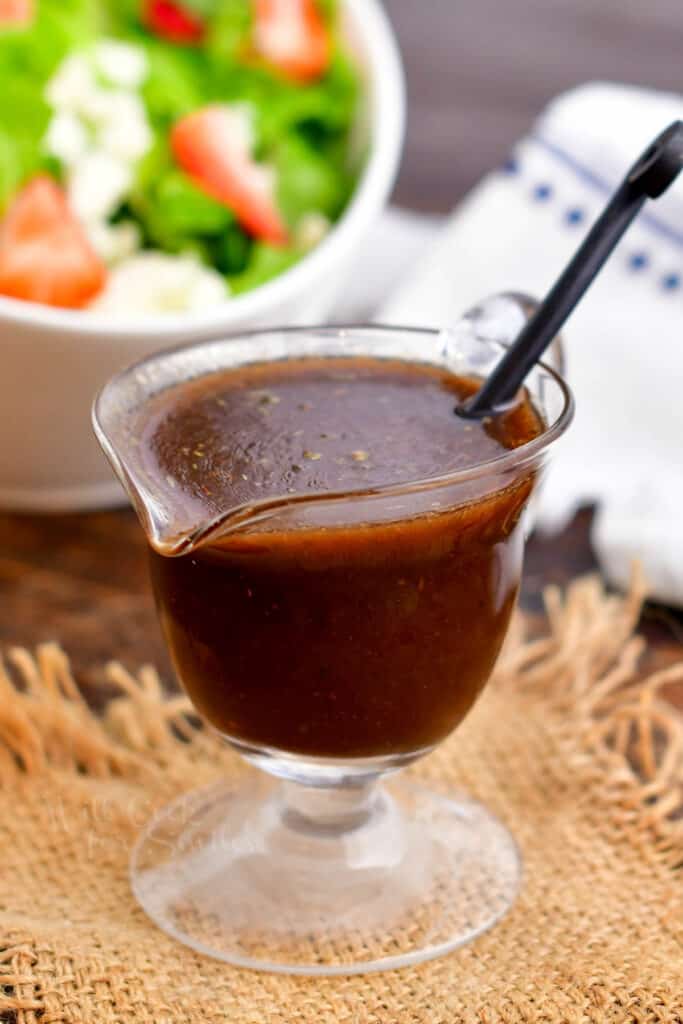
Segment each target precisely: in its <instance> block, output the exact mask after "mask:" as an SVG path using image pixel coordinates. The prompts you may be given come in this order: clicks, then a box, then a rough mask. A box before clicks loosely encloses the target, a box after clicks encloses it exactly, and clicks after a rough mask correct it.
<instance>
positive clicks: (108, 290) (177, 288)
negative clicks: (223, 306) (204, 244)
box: [91, 252, 230, 316]
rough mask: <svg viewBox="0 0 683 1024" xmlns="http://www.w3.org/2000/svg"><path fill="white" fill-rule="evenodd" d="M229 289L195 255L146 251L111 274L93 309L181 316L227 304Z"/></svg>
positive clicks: (219, 277) (119, 312)
mask: <svg viewBox="0 0 683 1024" xmlns="http://www.w3.org/2000/svg"><path fill="white" fill-rule="evenodd" d="M229 294H230V293H229V289H228V286H227V284H226V282H225V280H224V278H223V277H221V275H220V274H219V273H217V271H215V270H211V269H209V268H208V267H205V266H203V265H202V264H201V263H199V261H198V260H196V259H195V258H194V257H192V256H168V255H165V254H164V253H156V252H143V253H139V254H138V255H137V256H133V257H131V258H130V259H128V260H125V261H124V262H123V263H121V264H120V265H119V266H118V267H116V268H115V269H114V270H113V271H112V272H111V274H110V275H109V280H108V282H107V285H106V287H105V289H104V291H103V292H102V293H101V294H100V295H99V296H98V298H97V299H96V300H95V302H94V303H93V305H92V306H91V308H92V309H93V310H95V311H97V312H101V313H113V314H118V315H121V316H126V315H127V314H130V313H181V312H188V311H191V310H202V309H205V308H207V307H210V306H215V305H218V304H220V303H221V302H224V301H225V300H226V299H227V298H228V297H229Z"/></svg>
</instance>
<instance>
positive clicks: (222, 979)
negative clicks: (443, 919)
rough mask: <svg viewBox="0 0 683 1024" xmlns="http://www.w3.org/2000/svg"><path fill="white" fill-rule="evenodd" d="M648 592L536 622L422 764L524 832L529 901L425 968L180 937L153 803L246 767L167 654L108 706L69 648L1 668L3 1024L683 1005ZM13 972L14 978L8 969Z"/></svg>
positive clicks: (670, 729) (682, 751)
mask: <svg viewBox="0 0 683 1024" xmlns="http://www.w3.org/2000/svg"><path fill="white" fill-rule="evenodd" d="M639 603H640V595H639V593H638V591H637V589H636V590H634V592H633V593H632V594H631V595H630V597H628V598H625V599H622V598H616V597H609V596H606V595H605V594H604V593H603V592H602V590H601V588H600V586H599V584H598V583H597V582H596V581H595V580H592V579H589V580H583V581H580V582H579V583H577V584H575V585H574V586H573V587H572V588H571V589H570V590H569V592H568V594H567V595H566V597H564V598H562V597H561V596H560V595H559V594H558V593H557V592H551V593H549V595H548V616H549V624H550V633H549V635H547V636H545V637H544V638H541V639H534V640H527V639H525V638H524V636H523V630H524V626H523V623H522V621H521V619H520V620H519V621H518V622H517V624H516V626H515V628H514V629H513V634H512V636H511V637H510V641H509V643H508V645H507V647H506V650H505V652H504V654H503V656H502V658H501V661H500V663H499V666H498V669H497V671H496V675H495V679H494V680H493V682H492V684H491V686H490V687H489V690H488V692H487V694H486V695H485V697H484V698H483V699H482V701H481V703H480V705H479V706H478V708H477V709H476V711H475V712H474V713H473V714H472V716H471V717H470V719H469V720H468V722H467V723H466V725H465V726H464V727H463V728H462V729H461V731H460V732H459V733H458V734H457V735H456V736H454V737H453V738H452V739H451V740H450V741H449V742H448V743H446V744H445V745H444V746H443V748H442V749H441V750H439V751H438V752H437V753H436V754H434V755H433V756H432V757H430V758H428V759H426V760H425V761H424V762H423V763H422V764H420V765H418V766H417V767H416V768H415V769H413V771H414V772H415V774H416V775H418V776H422V777H423V778H426V779H430V778H431V779H437V778H438V779H439V780H441V781H444V780H445V781H448V782H449V783H450V782H452V783H453V785H455V786H458V787H461V788H465V789H467V790H469V791H470V792H471V793H472V794H474V795H475V796H476V797H478V798H479V799H481V800H483V801H484V802H485V803H486V804H488V805H489V806H490V807H491V808H492V809H493V810H494V811H495V812H496V813H497V814H498V815H499V816H500V817H501V818H503V819H504V820H505V821H506V822H508V823H509V825H510V826H511V827H512V829H513V830H514V832H515V834H516V836H517V838H518V840H519V843H520V845H521V847H522V851H523V855H524V860H525V865H526V876H525V882H524V886H523V890H522V893H521V896H520V898H519V901H518V903H517V904H516V906H515V908H514V909H513V910H512V912H511V913H510V914H509V915H508V917H506V918H505V920H504V921H503V922H502V923H501V924H499V925H498V926H497V927H496V928H495V929H493V930H492V931H491V932H489V933H488V934H486V935H485V936H483V937H482V938H480V939H479V940H477V941H476V942H475V943H473V944H472V945H470V946H468V947H466V948H464V949H462V950H459V951H458V952H456V953H453V954H451V955H450V956H448V957H445V958H443V959H441V960H437V961H434V962H432V963H429V964H425V965H423V966H420V967H417V968H407V969H404V970H401V971H395V972H389V973H383V974H375V975H367V976H361V977H354V978H331V979H322V980H310V979H299V978H287V977H281V976H274V975H267V974H258V973H254V972H250V971H244V970H236V969H232V968H230V967H226V966H225V965H223V964H220V963H217V962H214V961H211V960H209V959H205V958H203V957H201V956H199V955H197V954H194V953H192V952H190V951H188V950H185V949H184V948H182V947H180V946H179V945H177V944H175V943H173V942H172V941H171V940H170V939H167V938H166V937H165V936H164V935H163V934H161V933H160V932H158V931H157V930H156V929H155V928H154V927H153V926H152V925H151V924H150V923H149V922H148V921H147V919H146V918H145V916H144V914H143V913H142V911H141V910H139V909H138V907H137V905H136V904H135V902H134V900H133V897H132V895H131V893H130V891H129V887H128V879H127V862H128V854H129V848H130V845H131V842H132V840H133V837H134V835H135V833H136V831H137V829H138V828H139V826H140V824H141V823H142V822H143V821H144V820H145V819H146V818H147V816H148V815H149V814H150V812H151V811H152V810H153V809H154V808H155V807H156V806H158V805H160V804H162V803H164V802H165V801H167V800H168V799H169V798H170V797H172V796H174V795H175V794H177V793H178V792H180V791H182V790H183V789H187V788H192V787H195V786H197V785H199V784H202V783H204V782H208V781H210V780H212V779H215V778H216V777H217V776H219V775H220V774H221V773H222V772H236V771H243V770H244V769H243V768H242V767H241V766H240V764H239V762H238V760H237V759H236V758H235V757H234V755H232V754H230V753H229V752H228V751H227V750H226V749H224V748H223V747H221V746H220V744H219V743H218V742H217V741H216V740H214V739H213V738H211V737H209V736H208V735H206V734H205V733H203V732H202V731H201V730H198V729H196V728H195V727H194V726H193V725H192V724H190V723H189V722H188V720H187V719H186V718H185V715H184V712H185V710H186V705H185V703H184V701H183V700H182V699H181V698H176V699H171V700H166V699H165V698H164V696H163V693H162V690H161V687H160V684H159V680H158V678H157V676H156V674H155V673H154V671H152V670H151V669H145V670H143V671H141V672H140V674H139V675H138V676H137V677H135V678H133V677H132V676H130V675H129V674H128V673H127V672H125V671H124V670H123V669H122V668H121V667H120V666H117V665H112V666H110V669H109V675H110V678H111V680H112V683H113V684H115V686H116V687H117V688H118V689H119V690H120V694H121V695H120V696H118V697H116V698H115V699H113V700H112V701H111V702H110V703H109V705H108V708H107V710H106V714H105V715H104V717H103V718H98V717H96V716H94V715H93V714H92V712H91V711H90V710H89V709H88V707H87V706H86V704H85V702H84V701H83V699H82V697H81V696H80V694H79V692H78V689H77V687H76V686H75V684H74V682H73V679H72V677H71V674H70V672H69V667H68V662H67V660H66V658H65V656H64V655H63V654H62V653H61V652H60V651H59V650H58V649H56V648H55V647H53V646H46V647H44V648H42V649H40V650H39V651H37V652H36V654H35V656H33V655H31V654H29V653H27V652H26V651H22V650H14V651H9V652H8V653H7V658H6V666H5V669H4V670H3V671H2V672H1V673H0V779H1V780H2V787H1V789H0V804H1V810H0V829H1V836H2V846H1V849H0V858H1V863H2V871H1V878H0V1021H3V1022H17V1024H29V1022H38V1021H39V1022H40V1024H57V1022H91V1021H98V1022H99V1021H102V1022H105V1021H106V1022H138V1021H139V1022H142V1021H145V1022H153V1024H165V1022H176V1021H177V1022H181V1021H182V1022H192V1024H194V1022H199V1021H202V1022H205V1021H206V1022H213V1021H226V1022H227V1021H230V1022H236V1024H241V1022H244V1024H275V1022H277V1024H298V1022H303V1021H306V1022H311V1024H313V1022H315V1024H374V1022H380V1021H381V1022H383V1024H418V1022H420V1024H421V1022H429V1024H453V1022H459V1021H463V1022H475V1021H476V1022H480V1024H494V1022H497V1021H506V1022H513V1021H514V1022H517V1021H520V1022H521V1021H538V1022H548V1024H555V1022H560V1021H562V1022H568V1024H569V1022H571V1024H578V1022H582V1021H594V1022H607V1021H614V1022H619V1024H622V1022H626V1021H637V1022H645V1021H662V1022H664V1021H666V1022H670V1024H674V1022H678V1024H680V1022H681V1020H683V872H682V864H683V814H682V809H683V724H682V723H681V721H680V719H679V718H677V716H676V714H675V713H674V712H673V711H672V710H671V708H670V706H669V705H667V704H665V703H663V702H662V701H661V700H660V698H659V696H658V693H659V691H660V689H661V687H662V686H664V685H666V683H668V682H671V681H672V680H674V679H681V678H682V677H683V664H682V665H679V666H677V667H675V668H672V669H669V670H667V671H666V672H661V673H658V674H656V675H653V676H651V677H650V678H647V679H640V678H639V675H638V664H639V659H640V656H641V655H642V652H643V645H642V642H641V641H640V640H639V639H638V638H637V637H634V635H633V631H634V627H635V623H636V621H637V616H638V610H639ZM3 986H4V987H3Z"/></svg>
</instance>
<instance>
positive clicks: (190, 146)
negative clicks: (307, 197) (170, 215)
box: [171, 106, 287, 245]
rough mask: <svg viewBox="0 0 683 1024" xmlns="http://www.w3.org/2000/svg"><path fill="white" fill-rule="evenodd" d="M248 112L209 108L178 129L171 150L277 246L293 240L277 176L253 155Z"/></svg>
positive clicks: (197, 179)
mask: <svg viewBox="0 0 683 1024" xmlns="http://www.w3.org/2000/svg"><path fill="white" fill-rule="evenodd" d="M245 118H246V115H245V114H244V111H242V110H239V109H234V108H231V107H229V106H209V107H203V108H202V109H201V110H197V111H195V112H194V113H193V114H189V115H188V116H187V117H184V118H182V120H180V121H178V123H177V124H176V125H175V127H174V129H173V132H172V135H171V146H172V149H173V153H174V155H175V158H176V160H177V161H178V163H179V164H180V166H181V167H182V168H183V170H184V171H185V172H186V173H187V174H189V176H190V177H191V178H192V179H193V180H194V181H195V183H196V184H197V185H198V186H199V187H200V188H202V189H204V191H205V192H207V193H208V194H209V195H210V196H213V198H214V199H217V200H218V201H219V202H220V203H224V204H225V206H229V207H230V209H231V210H232V211H233V213H234V214H235V217H236V218H237V220H238V221H239V223H240V224H241V225H242V227H243V228H244V229H245V230H246V231H248V232H249V234H251V235H255V236H256V237H257V238H262V239H264V240H266V241H268V242H272V243H273V244H274V245H281V244H283V243H284V242H286V241H287V231H286V228H285V225H284V223H283V221H282V218H281V216H280V213H279V211H278V208H277V204H276V202H275V196H274V188H273V179H272V172H271V170H270V168H268V167H267V166H265V165H264V164H259V163H256V161H255V160H254V159H253V158H252V156H251V144H250V138H249V128H248V124H245Z"/></svg>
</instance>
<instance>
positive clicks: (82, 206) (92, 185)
mask: <svg viewBox="0 0 683 1024" xmlns="http://www.w3.org/2000/svg"><path fill="white" fill-rule="evenodd" d="M132 181H133V172H132V170H131V168H130V166H129V165H128V164H126V163H124V162H123V161H121V160H117V159H116V158H115V157H113V156H111V154H109V153H104V152H102V151H101V150H91V151H90V152H89V153H87V154H86V155H85V156H84V157H83V159H82V160H80V161H79V162H78V163H77V164H76V166H75V167H73V169H72V171H71V174H70V177H69V183H68V192H69V202H70V204H71V207H72V209H73V210H75V212H76V213H77V214H78V216H79V217H80V218H81V220H83V221H85V223H92V222H93V221H96V220H106V219H107V218H108V217H109V216H111V214H112V213H114V211H115V210H116V208H117V207H118V206H119V205H120V204H121V201H122V200H123V199H124V198H125V196H126V194H127V193H128V191H129V190H130V187H131V184H132Z"/></svg>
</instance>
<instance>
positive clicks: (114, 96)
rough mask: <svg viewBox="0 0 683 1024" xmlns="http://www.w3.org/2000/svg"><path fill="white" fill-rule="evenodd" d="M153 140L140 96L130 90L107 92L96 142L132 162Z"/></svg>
mask: <svg viewBox="0 0 683 1024" xmlns="http://www.w3.org/2000/svg"><path fill="white" fill-rule="evenodd" d="M152 142H153V136H152V130H151V128H150V126H149V122H148V121H147V114H146V111H145V107H144V105H143V103H142V100H141V99H140V98H139V97H138V96H135V95H133V94H132V93H125V92H119V93H110V100H109V106H108V111H107V115H106V117H105V118H103V120H102V123H101V125H100V127H99V130H98V132H97V144H98V146H99V147H100V148H101V149H103V150H105V152H107V153H110V154H111V156H114V157H117V158H118V159H119V160H123V161H125V162H127V163H135V162H136V161H137V160H139V159H140V158H141V157H143V156H144V155H145V153H146V152H147V151H148V150H149V148H150V146H151V145H152Z"/></svg>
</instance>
